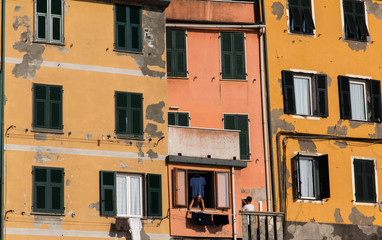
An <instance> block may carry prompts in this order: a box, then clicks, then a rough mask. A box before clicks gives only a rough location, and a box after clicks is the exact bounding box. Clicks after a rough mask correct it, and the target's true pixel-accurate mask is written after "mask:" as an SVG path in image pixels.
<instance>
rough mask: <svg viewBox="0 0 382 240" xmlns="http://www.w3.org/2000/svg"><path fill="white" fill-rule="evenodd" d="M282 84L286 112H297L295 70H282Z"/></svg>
mask: <svg viewBox="0 0 382 240" xmlns="http://www.w3.org/2000/svg"><path fill="white" fill-rule="evenodd" d="M282 86H283V97H284V113H286V114H295V113H296V104H295V97H294V80H293V72H291V71H282Z"/></svg>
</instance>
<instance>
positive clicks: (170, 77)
mask: <svg viewBox="0 0 382 240" xmlns="http://www.w3.org/2000/svg"><path fill="white" fill-rule="evenodd" d="M167 79H176V80H189V78H188V77H175V76H167Z"/></svg>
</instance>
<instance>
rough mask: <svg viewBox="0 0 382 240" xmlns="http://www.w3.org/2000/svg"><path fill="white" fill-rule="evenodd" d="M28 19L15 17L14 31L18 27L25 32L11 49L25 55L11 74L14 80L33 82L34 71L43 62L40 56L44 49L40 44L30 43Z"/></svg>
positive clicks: (30, 33) (30, 34)
mask: <svg viewBox="0 0 382 240" xmlns="http://www.w3.org/2000/svg"><path fill="white" fill-rule="evenodd" d="M29 21H30V19H29V17H28V16H24V17H20V16H18V17H16V19H15V21H14V23H13V29H14V30H15V31H16V30H18V28H19V27H23V28H24V29H25V32H23V33H21V36H20V41H18V42H15V43H14V44H13V48H14V49H16V50H17V51H19V52H21V53H25V55H24V57H23V61H22V62H21V63H17V64H16V65H15V66H14V68H13V70H12V73H13V75H15V77H16V78H18V77H23V78H29V79H30V80H33V78H34V76H35V75H36V71H37V70H38V69H40V65H41V64H42V62H43V59H42V54H43V53H44V51H45V47H44V46H43V45H41V44H37V43H32V40H33V39H32V32H31V27H30V25H29Z"/></svg>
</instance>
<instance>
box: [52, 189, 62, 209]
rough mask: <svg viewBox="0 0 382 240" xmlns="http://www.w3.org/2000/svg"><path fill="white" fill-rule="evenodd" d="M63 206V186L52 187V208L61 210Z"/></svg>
mask: <svg viewBox="0 0 382 240" xmlns="http://www.w3.org/2000/svg"><path fill="white" fill-rule="evenodd" d="M60 208H61V188H60V187H52V209H55V210H59V209H60Z"/></svg>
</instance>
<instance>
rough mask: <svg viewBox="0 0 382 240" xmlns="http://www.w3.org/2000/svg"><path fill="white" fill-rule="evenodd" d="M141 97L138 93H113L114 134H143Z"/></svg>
mask: <svg viewBox="0 0 382 240" xmlns="http://www.w3.org/2000/svg"><path fill="white" fill-rule="evenodd" d="M142 102H143V97H142V94H140V93H122V92H116V93H115V132H116V133H120V134H131V135H133V136H139V135H142V134H143V106H142V104H143V103H142Z"/></svg>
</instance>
